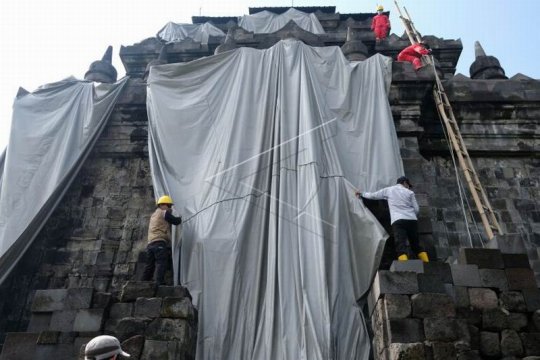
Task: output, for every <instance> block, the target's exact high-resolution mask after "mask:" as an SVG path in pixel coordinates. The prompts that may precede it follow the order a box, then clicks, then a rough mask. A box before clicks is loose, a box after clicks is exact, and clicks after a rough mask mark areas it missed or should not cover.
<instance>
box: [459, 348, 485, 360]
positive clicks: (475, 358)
mask: <svg viewBox="0 0 540 360" xmlns="http://www.w3.org/2000/svg"><path fill="white" fill-rule="evenodd" d="M457 359H458V360H481V359H482V357H481V356H480V354H478V351H474V350H471V351H465V352H462V353H459V354H458V355H457Z"/></svg>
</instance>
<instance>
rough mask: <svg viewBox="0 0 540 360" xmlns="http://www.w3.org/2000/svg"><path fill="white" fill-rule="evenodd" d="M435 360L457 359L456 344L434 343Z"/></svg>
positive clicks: (432, 345) (432, 346)
mask: <svg viewBox="0 0 540 360" xmlns="http://www.w3.org/2000/svg"><path fill="white" fill-rule="evenodd" d="M431 348H432V351H433V360H451V359H455V358H456V355H457V354H456V349H455V348H454V344H452V343H445V342H437V341H436V342H433V343H432V344H431Z"/></svg>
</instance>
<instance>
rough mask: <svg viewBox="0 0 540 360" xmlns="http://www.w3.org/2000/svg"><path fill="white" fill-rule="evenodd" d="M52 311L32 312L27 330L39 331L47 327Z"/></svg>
mask: <svg viewBox="0 0 540 360" xmlns="http://www.w3.org/2000/svg"><path fill="white" fill-rule="evenodd" d="M51 317H52V313H34V314H32V317H31V318H30V323H29V324H28V328H27V329H26V331H27V332H36V333H38V332H41V331H45V330H48V329H49V324H50V323H51Z"/></svg>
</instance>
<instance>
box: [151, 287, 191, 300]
mask: <svg viewBox="0 0 540 360" xmlns="http://www.w3.org/2000/svg"><path fill="white" fill-rule="evenodd" d="M156 296H157V297H160V298H165V297H179V298H183V297H191V296H190V295H189V291H188V289H186V288H185V287H183V286H163V285H162V286H160V287H158V290H157V294H156Z"/></svg>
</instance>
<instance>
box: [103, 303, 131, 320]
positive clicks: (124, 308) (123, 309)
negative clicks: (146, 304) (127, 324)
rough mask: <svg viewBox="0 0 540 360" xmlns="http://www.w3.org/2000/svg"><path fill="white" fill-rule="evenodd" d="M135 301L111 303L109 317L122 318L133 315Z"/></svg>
mask: <svg viewBox="0 0 540 360" xmlns="http://www.w3.org/2000/svg"><path fill="white" fill-rule="evenodd" d="M133 307H134V306H133V303H116V304H112V305H111V310H110V311H109V317H110V318H111V319H122V318H126V317H131V316H133Z"/></svg>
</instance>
